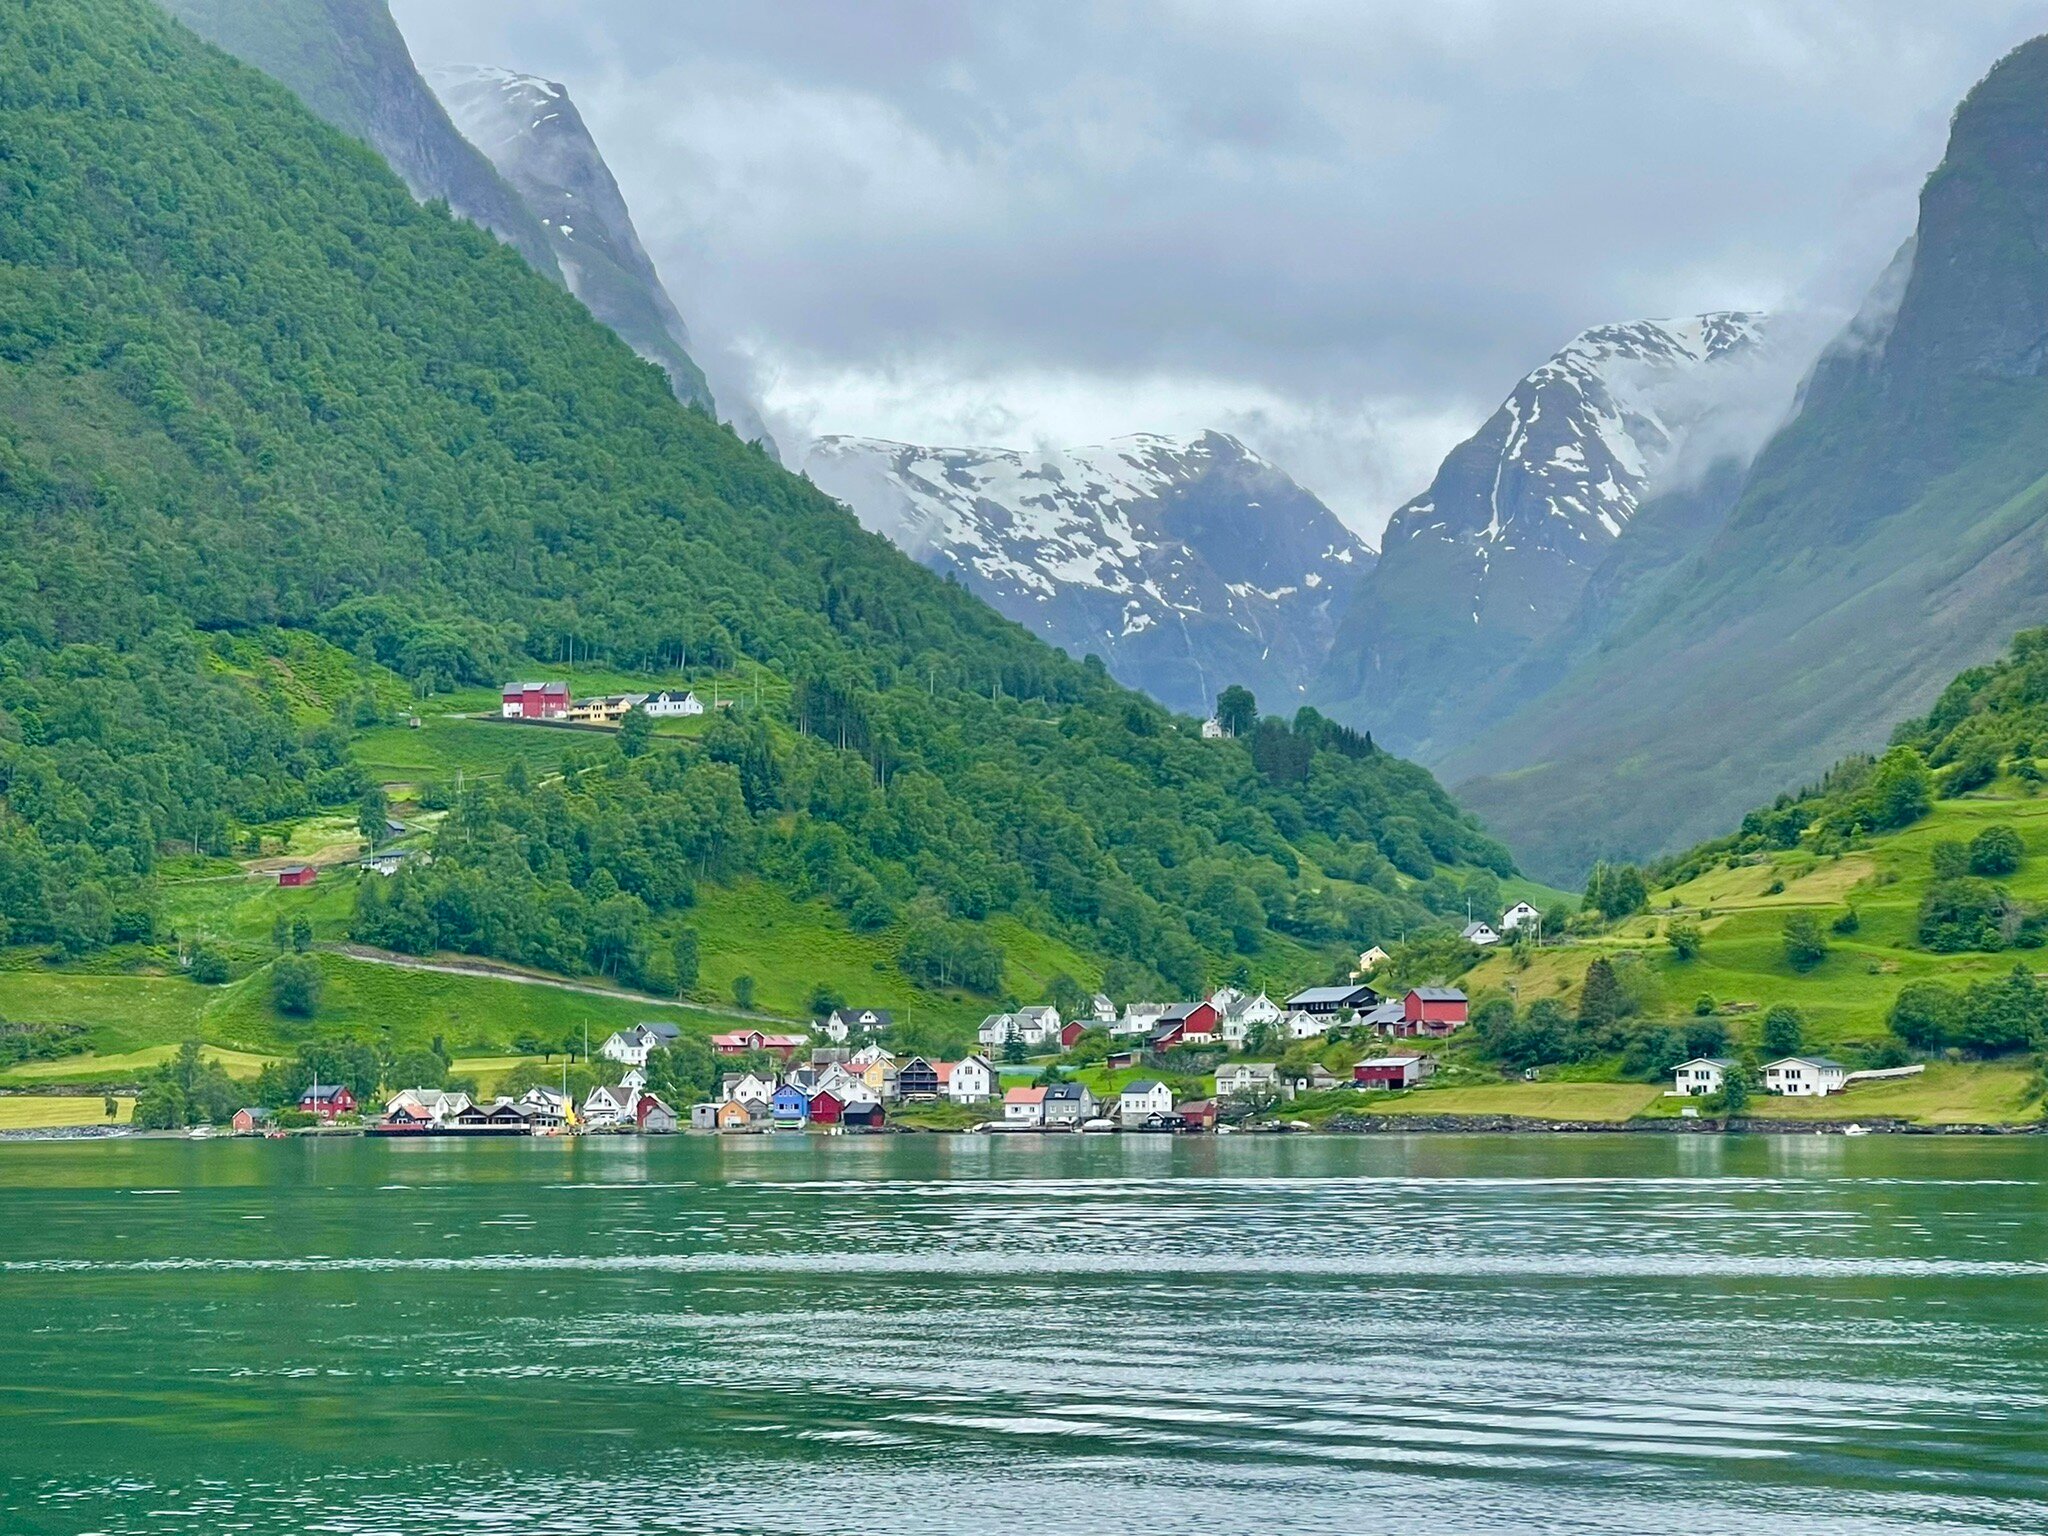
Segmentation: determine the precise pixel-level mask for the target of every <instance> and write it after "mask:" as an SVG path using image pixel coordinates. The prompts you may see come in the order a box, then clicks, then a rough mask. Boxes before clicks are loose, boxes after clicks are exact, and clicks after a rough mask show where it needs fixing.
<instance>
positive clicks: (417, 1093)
mask: <svg viewBox="0 0 2048 1536" xmlns="http://www.w3.org/2000/svg"><path fill="white" fill-rule="evenodd" d="M467 1108H469V1095H468V1094H466V1093H448V1092H445V1091H444V1090H442V1089H439V1088H408V1089H406V1090H405V1091H404V1092H402V1093H400V1094H399V1095H398V1096H397V1097H396V1098H394V1099H392V1101H391V1102H390V1103H389V1104H386V1105H385V1106H384V1118H385V1119H387V1120H389V1119H390V1118H391V1117H392V1116H393V1115H395V1114H397V1113H398V1112H399V1110H401V1109H403V1110H404V1111H405V1112H406V1114H407V1115H408V1116H410V1117H411V1118H413V1119H415V1120H426V1121H429V1122H431V1123H432V1124H434V1125H445V1124H447V1123H448V1122H449V1121H450V1120H453V1119H454V1118H455V1117H456V1116H457V1115H459V1114H461V1113H462V1112H463V1111H464V1110H465V1109H467Z"/></svg>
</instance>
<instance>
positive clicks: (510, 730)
mask: <svg viewBox="0 0 2048 1536" xmlns="http://www.w3.org/2000/svg"><path fill="white" fill-rule="evenodd" d="M610 739H611V738H610V737H609V736H608V735H605V734H603V733H600V732H597V731H577V730H564V729H561V728H559V727H555V726H545V725H530V724H529V725H521V724H518V723H517V722H514V721H509V720H471V719H467V718H465V717H463V716H461V715H423V716H421V717H420V723H419V727H418V729H414V728H413V727H412V726H409V725H378V726H372V727H370V728H369V729H368V730H365V731H362V732H360V733H358V734H357V736H356V737H355V741H354V752H355V757H356V760H357V761H358V762H360V763H361V764H362V765H363V766H364V768H366V769H368V770H369V772H370V774H371V775H372V776H373V777H374V778H375V779H376V780H377V781H378V782H379V783H381V784H384V785H386V786H387V787H388V786H390V785H394V784H404V785H412V786H417V785H420V784H424V783H427V782H429V781H439V782H440V783H443V784H446V785H449V786H450V787H452V786H453V785H454V783H455V780H456V776H457V775H458V774H461V775H464V776H466V777H469V778H481V779H495V778H499V777H502V776H503V774H504V773H505V771H506V770H507V769H508V768H510V767H511V766H512V764H513V763H515V762H523V763H525V764H526V770H527V772H528V773H530V774H533V775H535V776H537V777H538V776H541V775H545V774H550V773H553V772H555V771H556V770H557V769H559V768H560V767H561V764H562V759H563V757H564V756H566V755H567V754H568V753H569V751H570V750H571V749H572V748H576V747H584V748H589V747H592V746H604V745H606V744H608V743H609V741H610Z"/></svg>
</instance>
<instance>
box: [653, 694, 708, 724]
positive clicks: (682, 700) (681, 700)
mask: <svg viewBox="0 0 2048 1536" xmlns="http://www.w3.org/2000/svg"><path fill="white" fill-rule="evenodd" d="M640 709H641V711H642V713H644V714H648V715H652V716H653V717H654V718H655V719H657V720H674V719H679V718H681V717H682V716H684V715H701V714H703V713H704V701H703V700H702V699H700V698H698V697H697V695H696V694H694V693H692V692H690V691H689V690H688V689H687V688H686V689H684V690H683V691H682V692H681V693H677V692H676V691H675V690H673V689H671V688H664V689H662V690H661V692H659V693H650V694H649V695H647V697H646V698H645V699H643V700H642V701H641V703H640Z"/></svg>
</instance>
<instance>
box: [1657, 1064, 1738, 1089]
mask: <svg viewBox="0 0 2048 1536" xmlns="http://www.w3.org/2000/svg"><path fill="white" fill-rule="evenodd" d="M1734 1065H1735V1063H1734V1062H1732V1061H1730V1060H1728V1059H1727V1058H1726V1057H1725V1056H1695V1057H1693V1059H1692V1060H1691V1061H1681V1062H1680V1063H1679V1064H1678V1065H1677V1066H1676V1067H1674V1068H1673V1069H1672V1072H1671V1091H1672V1093H1673V1094H1676V1095H1679V1096H1682V1097H1685V1098H1689V1099H1697V1098H1704V1097H1705V1096H1706V1095H1707V1094H1710V1093H1719V1092H1720V1091H1721V1085H1722V1084H1723V1083H1725V1082H1726V1081H1727V1080H1728V1072H1729V1069H1730V1068H1731V1067H1733V1066H1734Z"/></svg>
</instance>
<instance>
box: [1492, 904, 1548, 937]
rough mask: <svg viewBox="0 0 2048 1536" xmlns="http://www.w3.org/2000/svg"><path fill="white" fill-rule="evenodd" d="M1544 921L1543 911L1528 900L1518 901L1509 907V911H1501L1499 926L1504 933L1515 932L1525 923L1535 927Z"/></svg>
mask: <svg viewBox="0 0 2048 1536" xmlns="http://www.w3.org/2000/svg"><path fill="white" fill-rule="evenodd" d="M1542 921H1543V914H1542V913H1541V912H1538V911H1537V910H1536V909H1535V908H1534V907H1532V906H1530V905H1529V903H1528V902H1526V901H1518V902H1516V903H1515V904H1514V905H1513V906H1512V907H1509V908H1508V909H1507V911H1505V912H1503V913H1501V915H1500V923H1499V927H1500V931H1501V932H1502V933H1513V932H1514V931H1515V930H1516V929H1517V928H1520V927H1521V926H1522V925H1523V924H1525V923H1526V924H1528V925H1529V926H1531V927H1534V926H1535V925H1537V924H1538V923H1541V922H1542Z"/></svg>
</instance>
